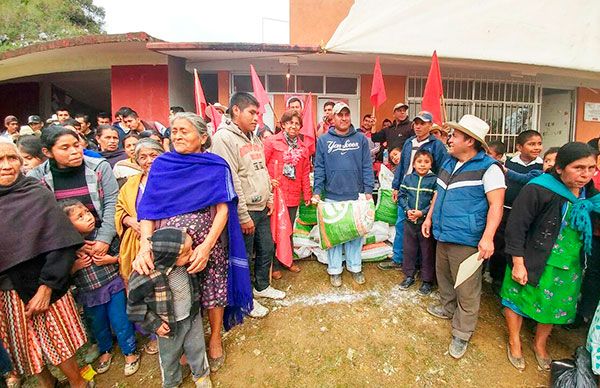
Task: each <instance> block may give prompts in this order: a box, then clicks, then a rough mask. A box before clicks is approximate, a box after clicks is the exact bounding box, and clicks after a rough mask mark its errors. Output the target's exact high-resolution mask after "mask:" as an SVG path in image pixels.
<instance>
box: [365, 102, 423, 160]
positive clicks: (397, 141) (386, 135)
mask: <svg viewBox="0 0 600 388" xmlns="http://www.w3.org/2000/svg"><path fill="white" fill-rule="evenodd" d="M371 133H372V134H373V135H372V136H371V140H373V142H375V143H383V142H386V143H387V149H388V150H393V149H394V148H400V149H402V146H404V142H405V141H406V139H408V138H409V137H411V136H414V134H415V131H413V129H412V121H411V120H409V118H408V105H406V104H405V103H403V102H399V103H397V104H396V105H394V122H393V123H392V125H391V126H389V127H387V128H383V129H380V130H379V131H377V129H376V128H375V126H373V128H372V129H371Z"/></svg>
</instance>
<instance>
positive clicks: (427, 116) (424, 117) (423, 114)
mask: <svg viewBox="0 0 600 388" xmlns="http://www.w3.org/2000/svg"><path fill="white" fill-rule="evenodd" d="M416 119H419V120H421V121H423V122H425V123H431V122H432V121H433V115H432V114H431V113H429V112H427V111H426V110H422V111H420V112H419V113H418V114H417V115H416V116H415V118H414V119H413V121H414V120H416Z"/></svg>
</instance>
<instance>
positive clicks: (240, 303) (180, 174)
mask: <svg viewBox="0 0 600 388" xmlns="http://www.w3.org/2000/svg"><path fill="white" fill-rule="evenodd" d="M171 141H172V144H173V146H174V147H175V152H169V153H165V154H163V155H161V156H159V157H158V158H157V159H156V160H155V161H154V164H153V165H152V169H151V171H150V174H149V175H148V183H147V184H146V189H145V191H144V196H143V197H142V200H141V201H140V204H139V206H138V219H139V220H140V234H141V240H140V253H139V254H138V257H137V258H136V260H135V261H134V262H133V269H134V270H135V271H137V272H139V273H144V274H149V272H150V270H151V269H152V268H154V264H153V258H152V253H151V250H150V244H149V241H148V237H150V236H151V235H152V233H153V231H154V230H155V229H156V228H157V227H165V226H172V227H185V228H186V229H187V233H188V234H189V235H190V236H192V239H193V248H194V253H193V254H192V256H191V258H190V264H189V267H188V272H189V273H198V274H199V283H200V285H201V287H202V294H201V304H202V307H203V308H204V309H206V310H207V311H208V319H209V323H210V326H211V335H210V340H209V351H208V358H209V364H210V369H211V371H215V370H217V369H219V368H220V367H221V365H222V364H223V362H224V359H225V353H224V349H223V345H222V343H221V327H222V326H223V323H224V324H225V328H229V327H231V326H233V325H234V324H237V323H240V322H241V320H242V318H243V315H244V314H247V313H249V312H250V311H251V310H252V291H251V285H250V271H249V268H248V262H247V260H246V253H245V246H244V241H243V237H242V233H241V228H240V223H239V219H238V215H237V196H236V194H235V190H234V188H233V181H232V177H231V172H230V170H229V166H228V164H227V163H226V162H225V160H224V159H222V158H221V157H219V156H217V155H214V154H211V153H207V152H205V151H206V149H207V148H208V147H210V137H209V135H208V133H207V129H206V124H205V123H204V121H203V120H202V118H200V117H199V116H197V115H195V114H193V113H186V112H183V113H177V114H176V115H175V116H174V117H173V118H172V119H171ZM225 226H227V235H225V233H223V232H224V230H225ZM222 234H223V235H225V237H227V239H226V240H227V244H225V240H224V239H223V238H222V237H223V236H222ZM226 307H227V309H225V308H226ZM224 314H225V315H224ZM224 318H225V320H224Z"/></svg>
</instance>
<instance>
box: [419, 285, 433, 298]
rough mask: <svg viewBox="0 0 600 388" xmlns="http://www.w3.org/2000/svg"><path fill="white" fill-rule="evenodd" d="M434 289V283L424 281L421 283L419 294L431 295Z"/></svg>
mask: <svg viewBox="0 0 600 388" xmlns="http://www.w3.org/2000/svg"><path fill="white" fill-rule="evenodd" d="M432 290H433V284H431V283H429V282H423V284H421V287H419V294H421V295H429V294H431V291H432Z"/></svg>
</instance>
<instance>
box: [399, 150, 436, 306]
mask: <svg viewBox="0 0 600 388" xmlns="http://www.w3.org/2000/svg"><path fill="white" fill-rule="evenodd" d="M432 164H433V155H432V154H431V153H430V152H429V151H426V150H419V151H417V152H416V153H415V157H414V159H413V172H412V173H410V174H408V175H406V176H405V177H404V179H403V180H402V184H401V185H400V191H399V192H398V204H399V206H400V209H401V210H402V211H403V212H404V214H405V216H406V219H405V220H404V239H403V245H404V255H403V261H402V271H404V275H406V278H405V279H404V281H403V282H402V283H401V284H400V289H402V290H406V289H408V288H410V287H411V286H412V285H413V284H415V273H416V271H417V269H416V264H417V256H418V253H419V251H420V253H421V278H422V279H423V284H421V287H420V288H419V293H420V294H422V295H429V294H430V293H431V290H432V288H433V283H434V281H435V241H434V240H433V237H428V238H427V237H424V236H423V234H422V233H421V224H422V223H423V221H424V220H425V217H426V216H427V212H429V206H430V205H431V200H432V198H433V194H434V193H435V187H436V181H437V177H436V175H435V174H434V173H432V172H431V166H432Z"/></svg>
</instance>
